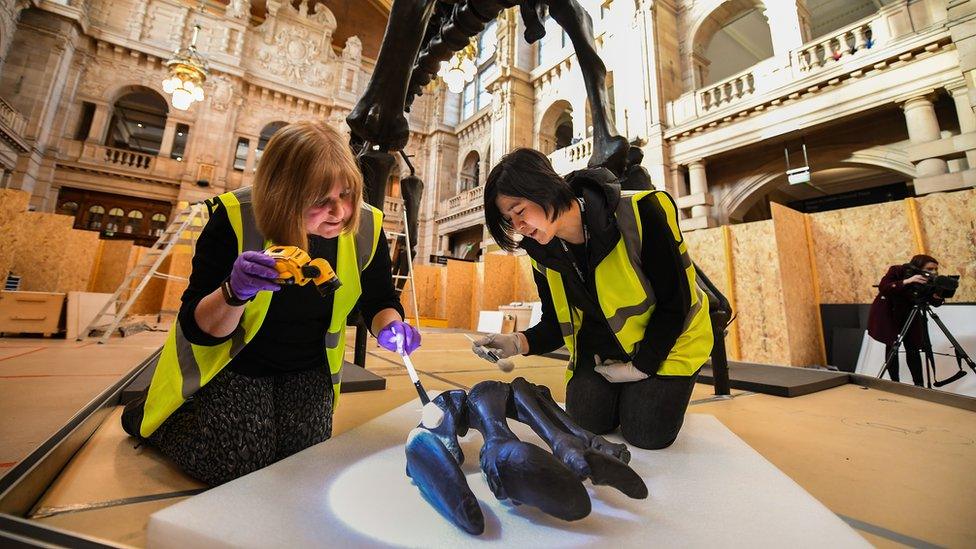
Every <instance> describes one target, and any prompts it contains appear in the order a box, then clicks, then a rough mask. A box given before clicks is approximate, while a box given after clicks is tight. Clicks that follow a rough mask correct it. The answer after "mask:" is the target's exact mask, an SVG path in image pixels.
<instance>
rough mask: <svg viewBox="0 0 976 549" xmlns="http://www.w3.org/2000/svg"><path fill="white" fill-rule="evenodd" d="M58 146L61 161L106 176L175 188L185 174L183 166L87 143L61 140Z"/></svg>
mask: <svg viewBox="0 0 976 549" xmlns="http://www.w3.org/2000/svg"><path fill="white" fill-rule="evenodd" d="M61 144H62V147H63V149H62V150H63V151H64V152H63V157H62V158H63V159H64V160H66V161H73V162H77V163H79V164H84V165H86V166H87V167H88V168H94V169H96V170H100V171H104V172H106V173H109V174H111V173H118V174H122V175H135V176H142V177H149V178H152V179H155V180H158V181H160V182H165V183H168V184H172V185H177V186H178V185H179V184H180V178H181V177H182V176H183V172H184V171H185V170H186V163H185V162H180V161H178V160H175V159H172V158H166V157H164V156H156V155H152V154H146V153H141V152H136V151H130V150H126V149H117V148H115V147H108V146H105V145H99V144H96V143H92V142H90V141H77V140H74V139H64V140H62V142H61Z"/></svg>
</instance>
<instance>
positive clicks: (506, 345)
mask: <svg viewBox="0 0 976 549" xmlns="http://www.w3.org/2000/svg"><path fill="white" fill-rule="evenodd" d="M471 350H472V351H474V354H476V355H478V356H480V357H481V358H483V359H485V360H487V361H489V362H495V360H492V357H490V356H488V352H491V353H492V354H493V355H495V358H497V359H503V358H509V357H512V356H515V355H520V354H522V341H521V338H520V337H519V335H518V333H517V332H516V333H513V334H488V335H487V336H485V337H483V338H481V339H476V340H475V341H474V342H473V343H472V344H471Z"/></svg>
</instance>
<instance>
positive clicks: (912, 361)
mask: <svg viewBox="0 0 976 549" xmlns="http://www.w3.org/2000/svg"><path fill="white" fill-rule="evenodd" d="M902 347H904V348H905V362H907V363H908V371H909V372H911V374H912V383H914V384H915V385H918V386H919V387H923V386H924V385H925V379H924V377H923V376H922V354H921V352H922V351H921V349H919V348H918V347H916V346H915V345H914V344H912V343H911V342H910V341H908V338H907V337H906V338H905V340H904V341H903V342H902ZM893 348H894V345H885V357H887V356H888V355H889V354H890V353H891V350H892V349H893ZM898 369H899V365H898V355H897V354H896V355H895V357H894V358H892V359H891V363H890V364H888V375H889V376H891V381H901V379H900V377H901V376H900V373H899V372H898Z"/></svg>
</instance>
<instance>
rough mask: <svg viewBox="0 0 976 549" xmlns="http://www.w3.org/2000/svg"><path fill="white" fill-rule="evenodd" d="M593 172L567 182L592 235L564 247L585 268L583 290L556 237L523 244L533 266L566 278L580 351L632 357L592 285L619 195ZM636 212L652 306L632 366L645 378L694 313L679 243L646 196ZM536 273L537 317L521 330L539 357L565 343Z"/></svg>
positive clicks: (611, 237) (609, 244)
mask: <svg viewBox="0 0 976 549" xmlns="http://www.w3.org/2000/svg"><path fill="white" fill-rule="evenodd" d="M594 172H595V171H594V170H585V171H583V172H580V173H579V174H578V175H577V176H576V177H574V176H573V175H572V174H571V175H570V176H569V177H568V178H567V179H568V180H569V182H570V184H571V185H572V186H573V187H574V190H575V191H576V193H577V195H578V196H581V197H582V198H583V199H584V204H585V208H586V209H585V212H584V216H583V217H584V222H585V223H586V224H587V228H588V232H589V241H588V245H587V246H584V245H582V244H580V245H573V244H568V247H569V248H570V252H571V253H572V255H573V256H574V260H575V261H576V263H577V265H579V266H580V267H581V270H584V271H585V278H586V283H585V286H584V284H583V283H581V282H580V280H579V276H578V275H577V274H576V271H575V269H574V268H573V267H572V264H571V263H570V262H569V261H567V259H568V258H567V257H566V253H565V252H564V251H563V250H562V246H561V244H559V242H558V240H557V239H553V241H552V242H550V243H549V244H548V245H546V246H539V245H538V244H537V243H535V242H534V241H532V240H531V239H525V240H523V245H522V247H523V248H525V249H526V250H527V251H528V252H529V255H530V256H532V257H533V258H535V259H536V260H537V261H539V260H540V259H541V261H540V262H541V263H543V264H544V265H546V266H547V267H550V268H554V269H555V270H557V271H558V272H560V273H561V274H563V275H564V276H563V284H564V286H565V288H566V295H567V299H568V300H569V302H570V303H571V304H572V305H573V306H575V307H577V308H579V309H581V310H582V311H583V322H582V326H581V327H580V331H579V333H578V334H577V339H576V345H577V353H581V354H582V353H588V354H590V355H593V354H598V355H600V358H601V359H607V358H613V359H616V360H630V358H629V357H628V356H627V355H626V354H625V353H624V350H623V349H622V348H621V346H620V344H619V343H618V342H617V339H616V337H615V336H614V334H613V332H612V331H611V330H610V327H609V325H608V324H607V321H606V317H605V316H604V314H603V312H602V310H601V308H600V304H599V301H598V294H597V291H596V285H595V278H596V277H595V270H596V266H597V265H599V262H600V261H601V260H602V259H603V258H604V257H606V255H607V253H609V251H610V250H612V249H613V247H614V246H616V244H617V242H618V240H619V239H620V231H619V229H618V228H617V225H616V222H615V218H614V214H613V209H612V207H613V206H614V205H615V200H616V198H617V197H618V196H619V194H617V193H618V192H619V191H617V190H616V189H614V188H613V187H612V186H607V185H603V184H602V183H605V182H606V177H605V176H601V174H600V173H599V172H596V173H594ZM601 179H602V181H601ZM637 210H638V214H639V215H640V220H641V227H642V232H643V240H642V244H641V267H642V270H643V272H644V275H645V276H647V279H648V281H650V283H651V288H652V290H653V292H654V297H655V300H656V305H655V308H654V312H653V313H652V314H651V318H650V320H649V322H648V325H647V328H646V330H645V335H644V339H643V340H642V341H641V342H640V345H639V346H638V350H637V353H636V355H635V357H634V358H633V364H634V366H635V367H637V368H638V369H640V370H641V371H643V372H645V373H647V374H648V375H655V374H656V373H657V370H658V368H660V366H661V363H662V362H663V361H664V359H666V358H667V356H668V354H669V353H670V352H671V348H672V347H674V344H675V342H676V341H677V339H678V336H680V335H681V332H682V331H683V329H684V323H685V319H686V317H687V316H688V313H689V311H690V309H691V294H690V291H689V288H688V277H687V276H686V274H685V268H684V266H683V264H682V261H681V253H680V251H679V250H678V245H679V244H680V241H678V240H675V239H674V237H673V233H672V231H671V227H670V225H668V222H667V218H666V216H665V213H664V211H663V209H662V208H661V205H660V203H659V202H658V201H657V200H656V199H653V198H651V197H649V198H647V199H645V200H642V201H640V202H639V203H638V208H637ZM584 259H585V261H584ZM533 274H534V276H535V282H536V286H537V287H538V290H539V298H540V300H541V301H542V320H541V321H540V322H539V323H538V324H536V325H535V326H533V327H532V328H529V329H528V330H526V331H525V337H526V339H527V340H528V342H529V351H530V353H531V354H543V353H548V352H551V351H553V350H555V349H558V348H559V347H561V346H562V345H563V344H564V341H563V338H562V334H561V332H560V330H559V321H558V320H557V318H556V312H555V308H554V306H553V303H552V294H551V293H550V291H549V283H548V281H547V280H546V278H545V276H543V275H542V274H540V273H539V272H538V271H533Z"/></svg>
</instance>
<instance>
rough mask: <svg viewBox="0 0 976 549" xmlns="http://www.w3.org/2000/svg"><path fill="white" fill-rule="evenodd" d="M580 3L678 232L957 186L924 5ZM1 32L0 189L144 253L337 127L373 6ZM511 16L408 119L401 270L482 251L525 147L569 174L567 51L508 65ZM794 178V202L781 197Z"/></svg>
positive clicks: (379, 10) (574, 72)
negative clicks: (500, 193) (801, 175)
mask: <svg viewBox="0 0 976 549" xmlns="http://www.w3.org/2000/svg"><path fill="white" fill-rule="evenodd" d="M582 4H583V5H584V6H585V8H586V9H587V10H588V13H589V14H590V16H591V18H592V20H593V25H594V32H595V34H596V40H597V43H598V45H599V48H600V53H601V55H602V57H603V59H604V60H605V62H606V65H607V70H608V76H607V87H608V90H609V97H610V114H611V117H612V119H613V121H614V122H615V125H616V128H617V130H618V131H619V132H620V133H621V134H622V135H625V136H626V137H627V138H628V139H629V140H630V141H631V142H632V143H634V144H637V145H639V146H640V147H641V148H642V149H643V151H644V166H645V167H646V168H647V169H648V170H649V172H650V173H651V175H652V179H653V182H654V184H655V186H657V187H658V188H663V189H666V190H668V191H669V192H671V193H672V194H673V195H674V196H675V198H676V199H677V200H678V204H679V206H680V208H681V212H682V220H681V223H682V227H683V229H685V230H694V229H698V228H706V227H713V226H717V225H722V224H728V223H739V222H743V221H755V220H762V219H768V218H769V216H770V213H769V204H770V203H771V202H775V203H780V204H792V205H793V206H794V207H795V208H799V209H801V211H802V210H803V209H804V208H806V209H807V210H808V211H815V210H816V209H817V208H820V207H822V205H823V204H824V203H826V201H828V200H827V197H830V196H835V195H842V197H841V200H840V203H843V197H844V196H850V193H856V192H857V191H865V190H868V189H874V190H873V191H871V192H872V193H874V194H873V195H872V196H875V195H877V196H879V197H882V198H879V199H878V200H881V199H883V197H884V196H898V197H904V196H913V195H915V196H921V195H923V194H926V193H929V192H933V191H944V190H950V189H957V188H963V187H966V186H970V185H972V181H973V177H974V175H973V173H974V172H973V171H971V168H970V164H972V163H974V162H976V158H974V152H973V151H972V150H971V149H969V148H968V147H969V145H968V143H969V140H970V139H971V138H970V137H968V136H967V134H969V133H971V132H973V131H974V128H976V120H974V116H973V110H972V97H973V96H972V86H973V83H972V81H971V80H972V76H971V74H972V73H971V72H969V73H968V74H969V81H967V76H966V74H967V73H966V71H965V69H964V65H965V62H964V60H963V59H961V57H962V56H964V55H965V54H966V53H967V51H968V46H967V47H963V46H960V45H959V44H957V40H958V38H957V35H958V36H959V37H965V35H966V33H965V31H960V30H959V29H957V28H956V27H955V26H954V25H953V19H952V18H950V14H949V11H948V10H947V5H946V2H945V1H944V0H931V1H916V2H909V3H907V4H906V3H904V2H901V1H894V0H807V1H806V2H792V1H791V2H766V3H765V4H764V3H763V2H761V1H759V0H755V1H753V0H741V1H739V0H732V1H718V0H713V1H708V0H705V1H702V0H696V1H677V0H663V1H656V2H652V1H636V2H634V1H623V0H606V1H602V2H600V1H598V0H586V1H584V2H582ZM3 9H4V11H3V19H2V21H3V25H4V26H3V34H2V41H0V49H2V52H3V58H2V66H0V67H2V75H0V97H2V98H3V103H2V107H3V123H4V125H3V133H4V142H3V154H2V158H0V160H2V167H3V170H4V171H3V174H4V175H3V186H4V187H7V188H13V189H23V190H26V191H29V192H30V193H31V206H32V207H33V208H34V209H35V210H37V211H48V212H59V213H65V214H68V215H74V216H75V219H76V222H75V227H76V228H81V229H89V230H97V231H100V232H101V233H102V234H103V235H104V236H105V237H109V238H130V239H135V240H136V241H138V242H141V243H144V244H147V243H151V242H152V238H153V235H154V234H155V233H156V232H158V230H159V228H160V226H161V225H165V223H166V221H167V219H168V218H169V217H170V216H171V215H172V210H173V208H174V207H175V205H176V204H177V203H178V202H179V201H196V200H200V199H203V198H206V197H209V196H211V195H214V194H217V193H220V192H222V191H224V190H228V189H236V188H238V187H241V186H246V185H248V184H249V181H250V178H251V177H252V175H253V173H254V170H255V166H256V165H257V163H258V162H259V161H260V158H261V152H262V150H263V147H264V145H265V143H267V140H268V138H269V137H270V135H271V134H273V133H274V131H275V130H276V129H277V128H278V127H281V126H282V125H283V124H286V123H288V122H290V121H294V120H298V119H302V118H326V119H328V120H330V121H332V122H333V123H335V124H336V125H337V126H340V127H342V126H344V118H345V116H346V115H347V114H348V112H349V110H350V108H351V107H352V105H353V104H354V102H355V101H356V99H357V98H358V95H359V94H360V92H361V91H362V89H363V87H364V86H365V83H366V81H367V80H368V78H369V76H370V74H371V71H372V67H373V65H374V64H375V57H376V55H377V53H378V49H379V45H380V42H381V40H382V36H383V31H384V28H385V19H386V17H387V14H388V10H389V2H388V1H387V0H370V1H366V2H351V1H340V0H329V1H322V2H317V3H311V4H310V3H307V2H301V3H298V4H289V3H280V2H276V1H274V0H268V1H266V2H265V1H261V0H255V1H254V2H251V3H250V4H249V3H248V2H247V0H233V1H232V2H230V3H229V4H224V3H221V2H214V1H210V2H202V3H200V4H199V5H191V4H190V3H185V2H179V1H176V0H172V1H169V0H124V1H114V2H104V1H101V0H92V1H87V2H73V1H72V2H63V3H62V2H53V1H42V2H7V3H6V4H5V6H4V8H3ZM515 13H516V12H515V11H514V10H508V11H506V12H503V14H502V15H501V16H500V17H499V18H498V19H497V20H496V21H494V22H493V23H492V24H491V25H489V26H488V27H487V28H486V29H485V31H484V32H483V33H482V34H481V35H480V36H479V37H478V38H477V41H476V42H477V49H476V52H477V53H476V59H475V64H476V66H477V74H476V75H475V77H474V78H473V79H472V80H471V81H470V82H467V83H466V84H465V85H464V88H463V90H462V91H461V92H460V93H457V94H455V93H451V92H450V91H449V90H448V89H447V87H446V86H443V85H441V86H437V87H434V88H433V89H429V90H428V91H427V93H426V94H425V95H424V96H422V97H421V98H420V99H419V100H418V102H417V103H416V105H415V106H414V108H413V109H412V110H411V112H410V118H409V121H410V128H411V140H410V145H409V149H408V151H407V152H408V154H410V155H412V157H413V164H414V165H415V166H416V167H417V169H418V174H419V175H420V176H421V177H422V178H423V179H424V180H425V182H426V189H427V191H426V192H425V200H424V203H423V207H422V210H421V215H420V223H421V225H420V227H421V230H420V233H421V234H420V253H419V254H418V259H419V261H420V262H421V263H423V262H426V261H428V260H429V258H430V256H432V255H449V256H452V257H458V258H476V257H480V256H481V255H482V253H483V252H484V251H486V250H491V249H494V248H493V244H492V242H491V240H490V237H489V236H488V234H487V232H486V231H484V230H483V228H482V227H483V223H482V221H481V219H482V217H481V213H480V211H481V206H480V201H481V186H482V185H483V184H484V180H485V177H486V176H487V173H488V172H489V171H490V169H491V166H492V165H493V164H494V162H496V161H497V160H498V159H499V158H500V157H501V155H503V154H505V152H507V151H508V150H511V149H512V148H514V147H519V146H531V147H536V148H539V149H540V150H542V151H543V152H545V153H546V154H548V155H549V157H550V159H551V160H552V162H553V165H554V166H555V167H556V169H557V170H558V171H559V172H560V173H568V172H570V171H572V170H575V169H579V168H581V167H584V166H585V165H586V162H587V160H588V158H589V147H590V146H591V141H590V136H589V133H590V131H591V127H590V122H589V120H590V110H589V105H588V104H587V101H586V96H585V93H584V91H583V87H582V79H581V75H580V73H579V69H578V65H577V63H576V58H575V54H574V52H573V49H572V45H571V44H570V43H569V42H568V40H567V38H566V34H565V33H564V32H563V31H562V30H561V29H560V28H559V27H558V26H557V25H556V24H555V23H554V22H553V21H552V20H547V21H546V25H547V29H548V33H547V35H546V37H545V38H544V39H543V40H541V41H540V42H538V43H537V44H534V45H528V44H526V42H525V41H524V40H522V39H521V38H520V36H521V33H522V30H523V29H521V28H520V25H521V22H520V21H519V19H518V17H516V16H515ZM196 24H199V26H200V31H199V38H198V40H197V49H198V51H199V52H200V53H201V54H202V55H203V56H204V57H205V58H206V59H207V62H208V63H209V67H210V77H209V78H208V79H207V81H206V84H205V86H204V91H205V93H204V96H205V98H204V100H203V101H202V102H198V103H195V104H193V105H192V106H191V107H190V108H189V109H188V110H179V109H176V108H174V107H173V105H172V104H171V103H170V101H169V100H168V96H167V94H165V92H164V91H163V90H162V89H161V82H162V81H163V80H164V79H165V78H166V77H167V69H166V66H165V63H166V61H167V59H168V58H169V57H170V55H171V54H172V52H173V51H174V50H176V49H178V48H180V47H182V46H185V45H186V43H187V42H188V41H189V39H190V37H191V34H192V32H193V26H194V25H196ZM960 33H961V34H960ZM638 55H639V57H636V56H638ZM346 130H347V131H348V128H346ZM923 143H924V145H922V144H923ZM804 149H805V151H804ZM804 153H805V154H806V157H804ZM787 155H788V156H787ZM784 158H788V161H789V162H790V164H789V165H787V161H786V160H784ZM799 166H809V173H810V175H811V180H812V183H813V184H811V185H790V184H789V183H788V182H787V178H786V171H787V170H788V169H790V168H793V167H799ZM405 170H406V167H405V166H403V167H401V170H400V171H401V172H402V173H405ZM394 179H396V175H394ZM389 189H390V192H389V194H390V196H389V197H388V199H387V200H386V202H385V203H384V204H383V208H384V210H385V211H386V212H387V216H388V217H387V218H388V220H389V222H390V226H393V225H395V224H397V223H398V222H399V219H398V215H399V212H400V209H401V207H402V204H401V201H400V200H399V197H398V196H397V195H398V189H397V185H396V184H395V181H394V182H393V184H392V185H390V186H389ZM892 193H894V194H892ZM869 200H870V199H869ZM818 204H819V206H818ZM850 204H854V203H850ZM167 210H169V211H167Z"/></svg>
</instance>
